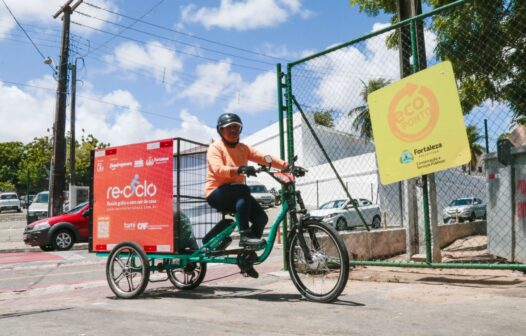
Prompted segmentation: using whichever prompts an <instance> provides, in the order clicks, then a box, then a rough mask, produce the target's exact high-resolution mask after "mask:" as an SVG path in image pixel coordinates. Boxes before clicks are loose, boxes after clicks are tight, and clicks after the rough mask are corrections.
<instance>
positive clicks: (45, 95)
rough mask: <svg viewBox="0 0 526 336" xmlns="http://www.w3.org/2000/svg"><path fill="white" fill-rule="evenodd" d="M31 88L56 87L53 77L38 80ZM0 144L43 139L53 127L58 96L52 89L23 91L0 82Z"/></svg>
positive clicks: (32, 83)
mask: <svg viewBox="0 0 526 336" xmlns="http://www.w3.org/2000/svg"><path fill="white" fill-rule="evenodd" d="M29 84H30V85H38V86H41V87H46V88H53V87H55V86H56V81H55V80H54V79H53V77H51V76H45V77H44V78H42V79H39V80H35V81H33V82H31V83H29ZM0 101H1V102H2V104H0V120H1V121H2V122H0V142H5V141H22V142H24V143H27V142H30V141H32V140H33V138H34V137H39V136H44V135H47V134H48V133H47V132H46V129H48V128H49V129H51V128H52V127H53V120H54V113H55V95H54V94H53V91H52V90H41V89H35V88H27V89H26V88H24V89H21V88H19V87H17V86H14V85H7V84H3V83H1V82H0Z"/></svg>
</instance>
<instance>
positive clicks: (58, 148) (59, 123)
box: [48, 0, 82, 217]
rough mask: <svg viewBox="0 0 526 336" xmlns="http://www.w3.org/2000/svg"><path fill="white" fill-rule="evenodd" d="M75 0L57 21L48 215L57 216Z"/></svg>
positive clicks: (60, 201) (61, 190)
mask: <svg viewBox="0 0 526 336" xmlns="http://www.w3.org/2000/svg"><path fill="white" fill-rule="evenodd" d="M73 1H74V0H68V1H67V2H66V3H65V4H64V5H63V6H62V7H61V8H60V9H59V10H58V11H57V12H56V13H55V15H53V18H54V19H56V18H57V17H58V16H59V15H60V14H61V13H63V16H62V21H63V23H62V48H61V49H62V50H61V53H60V66H59V77H58V83H57V102H56V107H55V122H54V123H53V157H52V158H51V172H50V176H49V200H50V201H49V206H48V215H49V216H50V217H51V216H55V215H57V214H60V213H62V204H63V203H64V186H65V174H66V141H65V134H64V133H65V130H66V96H67V88H68V57H69V27H70V16H71V13H72V12H73V10H74V9H75V8H77V7H78V6H79V5H80V4H81V3H82V0H78V1H77V3H75V5H73V7H70V5H71V3H72V2H73Z"/></svg>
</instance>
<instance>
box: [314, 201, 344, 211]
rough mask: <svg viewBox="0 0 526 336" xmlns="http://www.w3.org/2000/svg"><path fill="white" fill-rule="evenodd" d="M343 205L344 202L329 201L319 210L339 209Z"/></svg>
mask: <svg viewBox="0 0 526 336" xmlns="http://www.w3.org/2000/svg"><path fill="white" fill-rule="evenodd" d="M344 203H345V200H335V201H330V202H327V203H325V204H323V205H322V206H321V207H320V209H335V208H341V207H342V206H343V204H344Z"/></svg>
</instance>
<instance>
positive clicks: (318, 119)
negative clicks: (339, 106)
mask: <svg viewBox="0 0 526 336" xmlns="http://www.w3.org/2000/svg"><path fill="white" fill-rule="evenodd" d="M314 122H315V123H316V124H318V125H322V126H325V127H330V128H332V127H334V118H333V116H332V112H330V111H322V112H314Z"/></svg>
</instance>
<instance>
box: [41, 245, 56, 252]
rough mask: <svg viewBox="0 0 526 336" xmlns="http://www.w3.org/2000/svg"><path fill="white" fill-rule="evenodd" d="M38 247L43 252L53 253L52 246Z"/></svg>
mask: <svg viewBox="0 0 526 336" xmlns="http://www.w3.org/2000/svg"><path fill="white" fill-rule="evenodd" d="M39 247H40V249H41V250H42V251H44V252H49V251H53V246H51V245H40V246H39Z"/></svg>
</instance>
